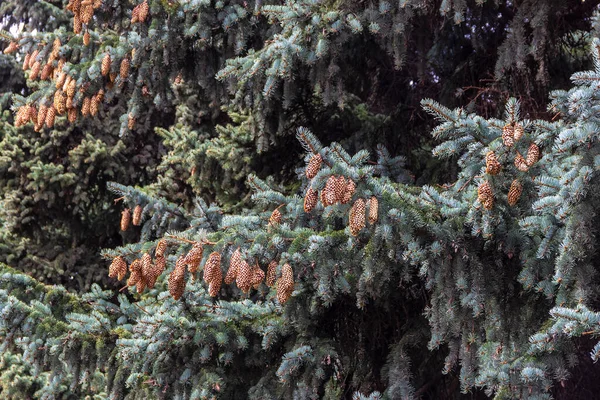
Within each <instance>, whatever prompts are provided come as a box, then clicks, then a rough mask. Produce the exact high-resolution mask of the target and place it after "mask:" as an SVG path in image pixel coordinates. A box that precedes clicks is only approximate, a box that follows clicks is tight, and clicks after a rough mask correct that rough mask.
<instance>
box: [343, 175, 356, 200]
mask: <svg viewBox="0 0 600 400" xmlns="http://www.w3.org/2000/svg"><path fill="white" fill-rule="evenodd" d="M355 190H356V183H354V181H353V180H352V179H348V183H347V184H346V189H345V190H344V196H343V197H342V200H341V202H342V204H346V203H348V202H349V201H350V200H352V196H353V195H354V191H355Z"/></svg>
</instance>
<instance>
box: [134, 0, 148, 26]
mask: <svg viewBox="0 0 600 400" xmlns="http://www.w3.org/2000/svg"><path fill="white" fill-rule="evenodd" d="M137 7H139V13H138V20H139V21H140V22H144V21H146V18H147V17H148V11H150V7H148V2H147V1H146V0H144V2H143V3H141V4H139V5H138V6H137Z"/></svg>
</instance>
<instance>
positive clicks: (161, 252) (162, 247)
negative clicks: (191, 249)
mask: <svg viewBox="0 0 600 400" xmlns="http://www.w3.org/2000/svg"><path fill="white" fill-rule="evenodd" d="M166 251H167V241H166V240H165V239H161V240H159V241H158V243H157V244H156V250H155V251H154V255H155V256H156V257H164V256H165V252H166Z"/></svg>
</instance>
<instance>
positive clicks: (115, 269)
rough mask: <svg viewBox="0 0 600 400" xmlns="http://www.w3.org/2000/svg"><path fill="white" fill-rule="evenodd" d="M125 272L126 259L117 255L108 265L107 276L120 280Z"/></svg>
mask: <svg viewBox="0 0 600 400" xmlns="http://www.w3.org/2000/svg"><path fill="white" fill-rule="evenodd" d="M126 274H127V261H125V259H124V258H123V257H121V256H117V257H115V258H114V259H113V260H112V263H111V264H110V267H108V277H109V278H117V279H118V280H121V279H123V278H124V277H125V275H126Z"/></svg>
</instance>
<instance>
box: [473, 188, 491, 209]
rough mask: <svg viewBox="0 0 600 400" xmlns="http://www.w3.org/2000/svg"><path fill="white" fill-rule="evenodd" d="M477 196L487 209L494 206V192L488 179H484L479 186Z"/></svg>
mask: <svg viewBox="0 0 600 400" xmlns="http://www.w3.org/2000/svg"><path fill="white" fill-rule="evenodd" d="M477 198H478V199H479V201H480V202H481V204H482V205H483V207H484V208H485V209H486V210H491V209H492V207H494V193H493V191H492V186H491V185H490V183H489V182H488V181H483V182H482V183H481V184H480V185H479V187H478V188H477Z"/></svg>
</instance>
